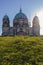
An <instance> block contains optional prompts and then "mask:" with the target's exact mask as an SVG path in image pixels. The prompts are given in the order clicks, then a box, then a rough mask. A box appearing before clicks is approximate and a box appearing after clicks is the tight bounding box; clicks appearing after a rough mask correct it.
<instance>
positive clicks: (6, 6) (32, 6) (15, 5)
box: [0, 0, 43, 35]
mask: <svg viewBox="0 0 43 65" xmlns="http://www.w3.org/2000/svg"><path fill="white" fill-rule="evenodd" d="M20 7H21V9H22V12H23V13H24V14H25V15H26V16H27V18H28V20H29V21H30V22H32V20H33V17H34V16H35V15H37V16H38V17H39V23H40V34H41V35H43V0H0V35H1V34H2V23H3V21H2V19H3V17H4V15H8V17H9V19H10V25H11V26H13V19H14V17H15V15H16V14H17V13H18V12H19V10H20Z"/></svg>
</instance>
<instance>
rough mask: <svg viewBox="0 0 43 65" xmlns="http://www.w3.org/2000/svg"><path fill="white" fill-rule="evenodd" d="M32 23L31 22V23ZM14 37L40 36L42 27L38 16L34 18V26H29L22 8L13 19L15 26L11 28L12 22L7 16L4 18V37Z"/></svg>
mask: <svg viewBox="0 0 43 65" xmlns="http://www.w3.org/2000/svg"><path fill="white" fill-rule="evenodd" d="M30 23H31V22H30ZM11 35H12V36H14V35H36V36H39V35H40V25H39V19H38V16H34V18H33V21H32V26H30V25H29V21H28V18H27V16H26V15H25V14H24V13H23V12H22V9H21V8H20V11H19V13H17V14H16V15H15V17H14V19H13V26H12V27H11V26H10V20H9V17H8V16H7V15H5V16H4V17H3V21H2V36H11Z"/></svg>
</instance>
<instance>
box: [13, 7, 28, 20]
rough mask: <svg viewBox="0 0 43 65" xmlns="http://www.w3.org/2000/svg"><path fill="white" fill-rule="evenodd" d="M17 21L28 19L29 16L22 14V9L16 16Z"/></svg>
mask: <svg viewBox="0 0 43 65" xmlns="http://www.w3.org/2000/svg"><path fill="white" fill-rule="evenodd" d="M17 19H27V16H26V15H25V14H24V13H22V9H21V8H20V12H19V13H18V14H16V16H15V18H14V20H17Z"/></svg>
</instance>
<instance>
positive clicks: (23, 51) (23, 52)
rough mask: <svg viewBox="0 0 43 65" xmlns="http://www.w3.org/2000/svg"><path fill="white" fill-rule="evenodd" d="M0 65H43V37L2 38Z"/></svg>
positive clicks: (0, 38) (0, 40)
mask: <svg viewBox="0 0 43 65" xmlns="http://www.w3.org/2000/svg"><path fill="white" fill-rule="evenodd" d="M0 65H43V37H35V36H12V37H10V36H7V37H0Z"/></svg>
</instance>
